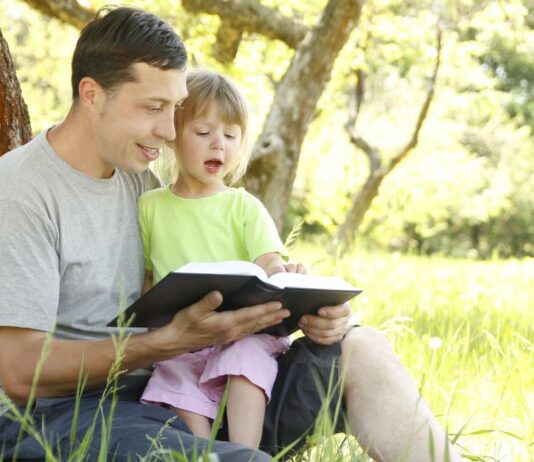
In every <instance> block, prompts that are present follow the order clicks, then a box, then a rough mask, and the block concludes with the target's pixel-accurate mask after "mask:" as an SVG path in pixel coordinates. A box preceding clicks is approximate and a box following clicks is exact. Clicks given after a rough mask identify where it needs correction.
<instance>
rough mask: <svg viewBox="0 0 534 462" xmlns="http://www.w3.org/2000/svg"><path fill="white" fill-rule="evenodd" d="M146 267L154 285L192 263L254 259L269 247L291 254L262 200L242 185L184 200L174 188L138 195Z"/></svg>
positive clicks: (281, 252)
mask: <svg viewBox="0 0 534 462" xmlns="http://www.w3.org/2000/svg"><path fill="white" fill-rule="evenodd" d="M138 205H139V223H140V225H141V233H142V237H143V247H144V253H145V268H146V269H148V270H151V271H152V272H153V277H154V284H156V283H157V282H158V281H160V280H161V279H162V278H163V277H164V276H166V275H167V274H168V273H169V272H171V271H174V270H176V269H178V268H179V267H180V266H182V265H185V264H186V263H189V262H193V261H194V262H214V261H224V260H246V261H254V260H255V259H256V258H257V257H259V256H260V255H263V254H265V253H269V252H278V253H280V254H282V255H285V254H286V251H285V249H284V246H283V244H282V242H281V240H280V237H279V236H278V232H277V230H276V226H275V224H274V222H273V220H272V218H271V216H270V215H269V213H268V212H267V210H266V209H265V207H264V206H263V204H262V203H261V202H260V201H259V200H258V199H256V198H255V197H254V196H252V195H251V194H250V193H248V192H247V191H245V190H244V189H243V188H239V189H235V188H229V189H226V190H224V191H222V192H220V193H217V194H214V195H213V196H208V197H203V198H200V199H185V198H182V197H178V196H176V195H175V194H173V193H172V192H171V190H170V188H169V187H165V188H160V189H155V190H152V191H149V192H147V193H145V194H143V195H142V196H141V197H140V198H139V202H138Z"/></svg>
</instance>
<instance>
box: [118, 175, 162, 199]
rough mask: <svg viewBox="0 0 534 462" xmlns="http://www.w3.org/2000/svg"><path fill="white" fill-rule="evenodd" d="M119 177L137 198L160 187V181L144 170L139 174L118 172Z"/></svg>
mask: <svg viewBox="0 0 534 462" xmlns="http://www.w3.org/2000/svg"><path fill="white" fill-rule="evenodd" d="M119 175H120V176H121V177H122V178H124V179H125V181H127V182H128V183H129V184H130V186H131V187H132V188H133V189H134V191H135V193H136V196H137V197H139V196H141V195H142V194H144V193H147V192H150V191H152V190H154V189H158V188H160V187H161V181H160V179H159V178H158V177H157V176H156V174H155V173H154V172H153V171H152V170H150V169H146V170H145V171H143V172H141V173H128V172H125V171H119Z"/></svg>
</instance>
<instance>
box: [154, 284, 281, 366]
mask: <svg viewBox="0 0 534 462" xmlns="http://www.w3.org/2000/svg"><path fill="white" fill-rule="evenodd" d="M221 303H222V295H221V294H220V293H219V292H211V293H209V294H208V295H206V296H205V297H204V298H203V299H201V300H200V301H198V302H197V303H195V304H193V305H191V306H189V307H188V308H185V309H183V310H180V311H179V312H178V313H177V314H176V315H175V317H174V319H173V320H172V321H171V322H170V323H169V324H168V325H167V326H165V327H162V328H161V329H158V331H159V332H158V331H156V332H157V334H159V336H160V341H162V344H163V345H164V344H165V343H166V344H167V348H168V352H169V354H170V355H171V356H174V355H176V354H179V353H184V352H189V351H193V350H197V349H199V348H203V347H206V346H210V345H222V344H225V343H228V342H232V341H234V340H238V339H240V338H243V337H246V336H247V335H250V334H253V333H255V332H257V331H259V330H261V329H264V328H266V327H269V326H272V325H275V324H279V323H280V322H282V320H283V319H284V318H287V317H288V316H289V311H288V310H286V309H283V308H282V305H281V304H280V302H269V303H264V304H262V305H257V306H252V307H247V308H240V309H237V310H232V311H223V312H218V311H215V310H216V309H217V308H218V307H219V305H220V304H221Z"/></svg>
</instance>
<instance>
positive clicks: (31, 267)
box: [0, 200, 60, 331]
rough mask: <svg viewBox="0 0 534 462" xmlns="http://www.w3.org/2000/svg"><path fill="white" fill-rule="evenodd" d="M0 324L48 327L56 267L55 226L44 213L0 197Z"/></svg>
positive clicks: (54, 305)
mask: <svg viewBox="0 0 534 462" xmlns="http://www.w3.org/2000/svg"><path fill="white" fill-rule="evenodd" d="M0 216H1V217H3V218H2V219H1V220H0V325H2V326H12V327H23V328H29V329H36V330H43V331H51V330H52V329H53V328H54V326H55V323H56V319H57V311H58V306H59V293H60V274H59V273H60V271H59V259H58V256H57V251H56V245H55V240H56V236H57V230H56V229H54V226H53V224H52V223H51V221H50V220H49V219H48V217H47V216H46V214H38V213H37V212H36V211H34V210H32V209H30V208H29V207H25V206H22V205H21V204H19V203H18V202H16V201H13V200H0Z"/></svg>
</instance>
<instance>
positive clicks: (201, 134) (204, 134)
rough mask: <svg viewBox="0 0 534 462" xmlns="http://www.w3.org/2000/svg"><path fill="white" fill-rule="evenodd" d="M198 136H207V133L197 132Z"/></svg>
mask: <svg viewBox="0 0 534 462" xmlns="http://www.w3.org/2000/svg"><path fill="white" fill-rule="evenodd" d="M197 135H198V136H206V135H209V132H197Z"/></svg>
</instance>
